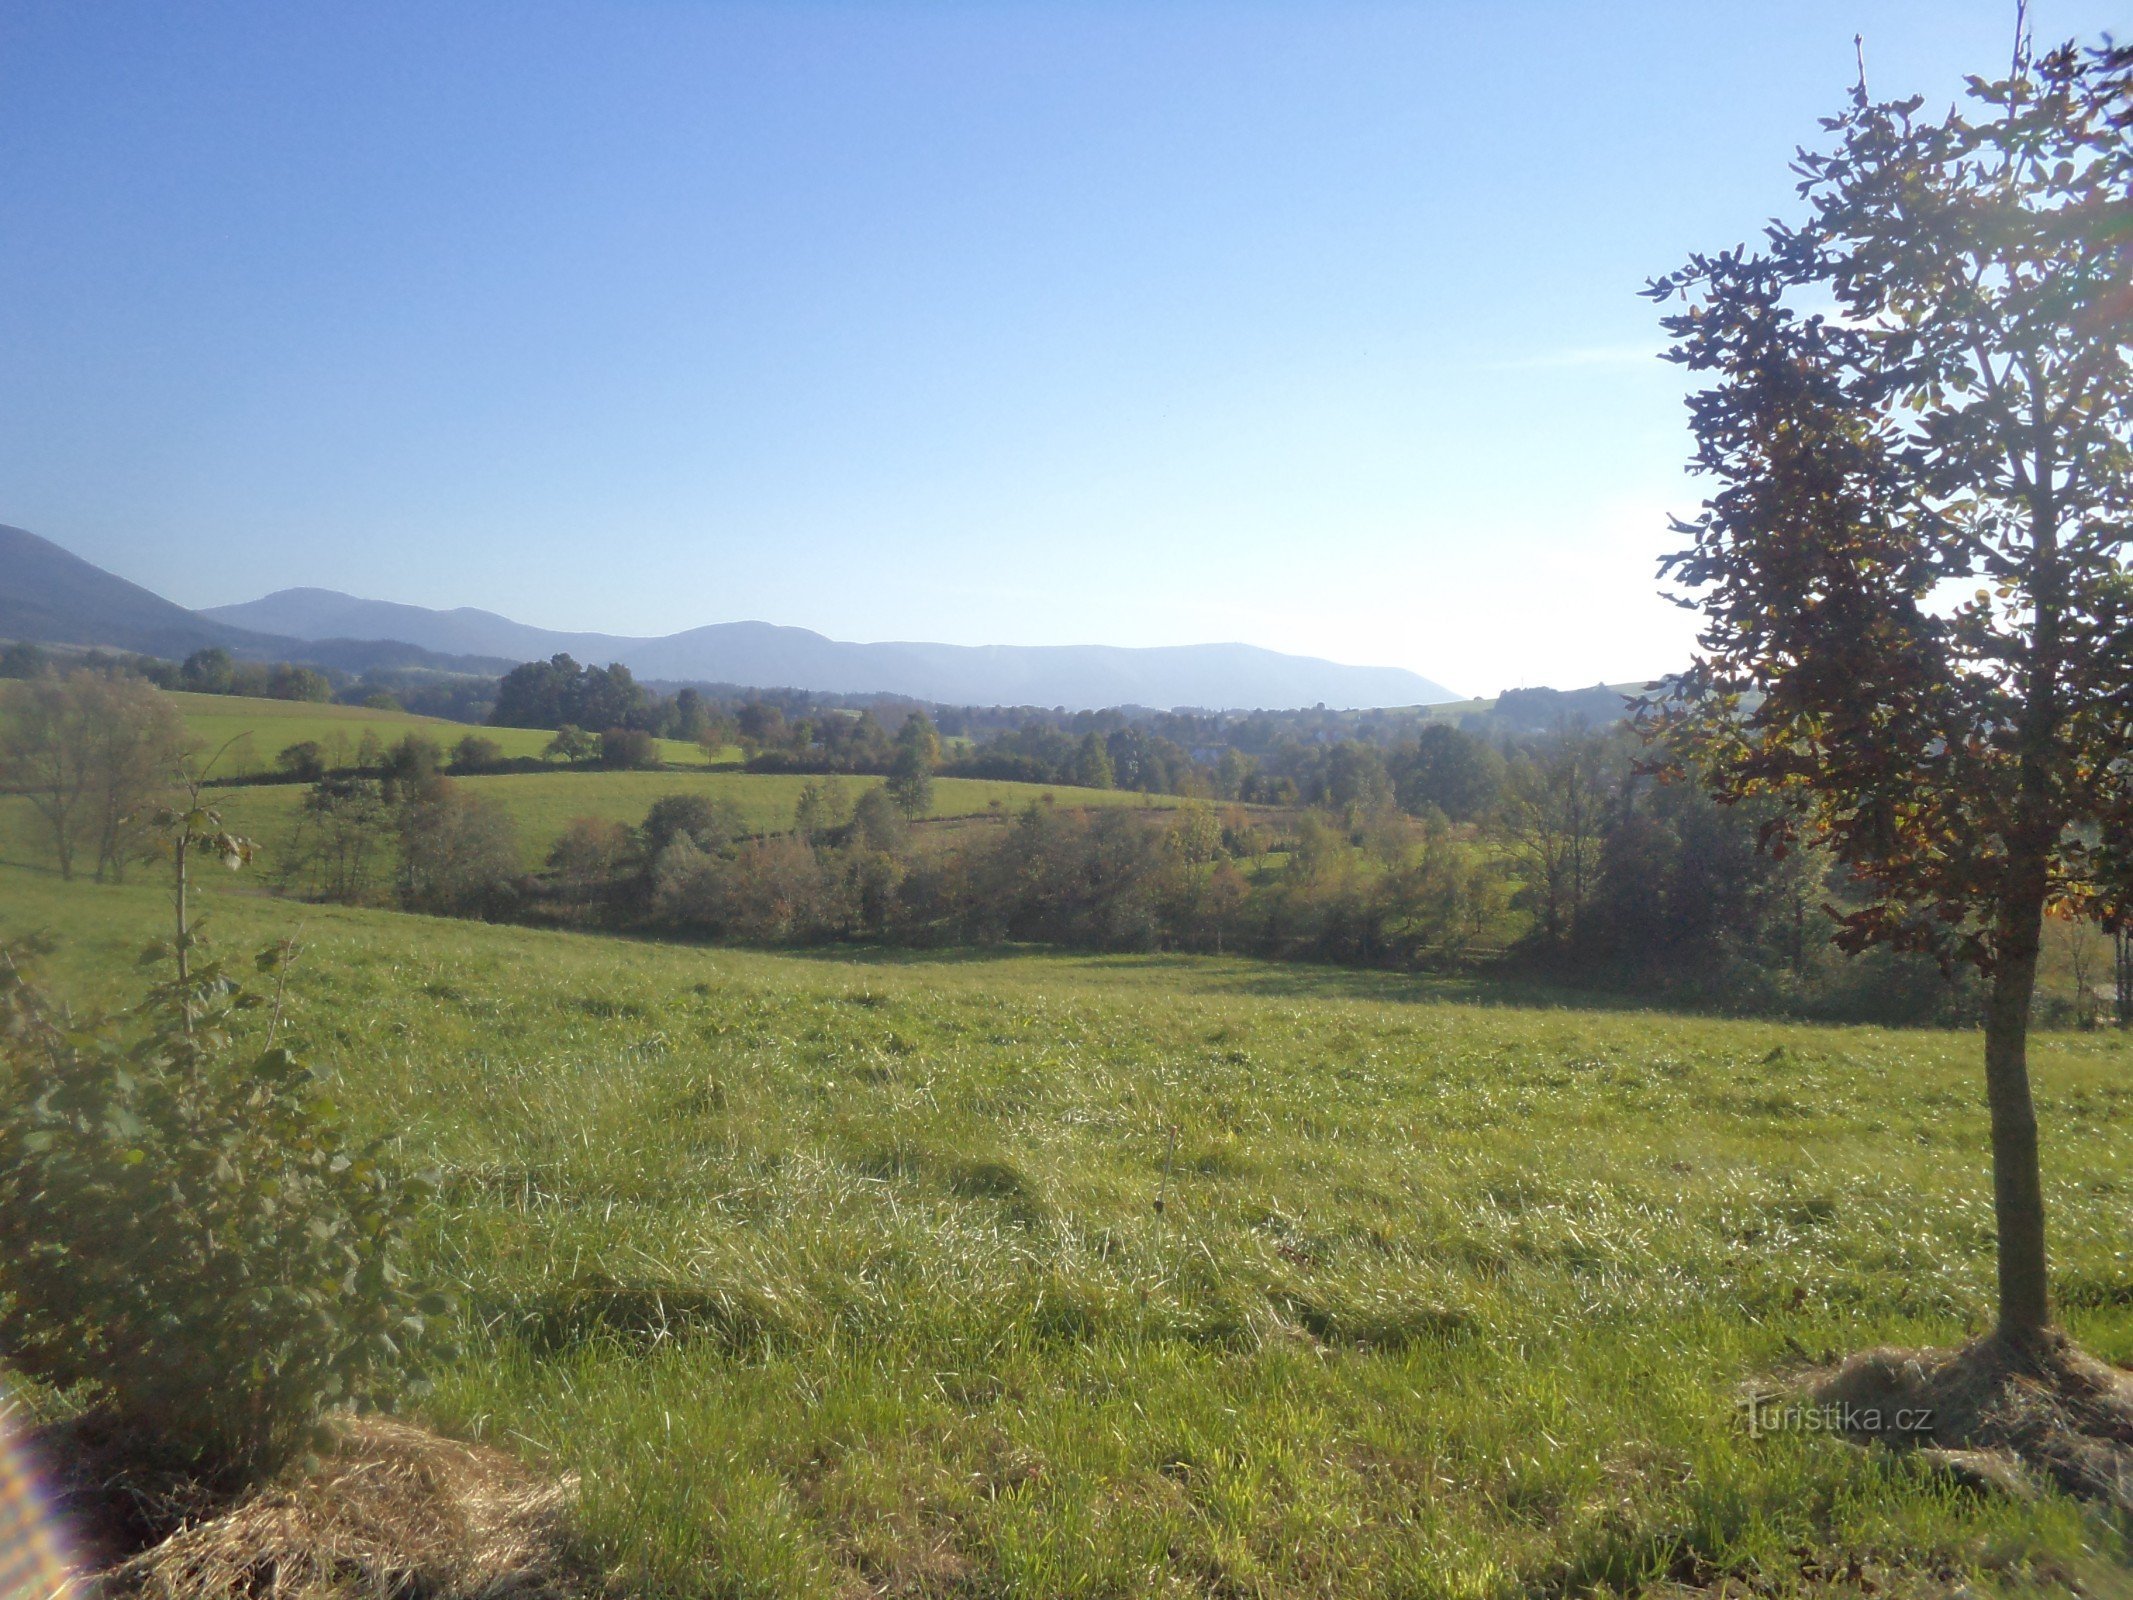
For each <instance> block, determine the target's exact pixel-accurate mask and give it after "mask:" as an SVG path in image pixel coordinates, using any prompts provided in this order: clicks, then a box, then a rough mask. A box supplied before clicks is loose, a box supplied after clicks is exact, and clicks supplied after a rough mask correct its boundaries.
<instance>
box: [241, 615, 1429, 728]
mask: <svg viewBox="0 0 2133 1600" xmlns="http://www.w3.org/2000/svg"><path fill="white" fill-rule="evenodd" d="M201 615H202V616H204V617H207V618H210V619H212V620H214V621H217V622H221V623H223V624H226V625H233V626H238V627H243V628H248V629H255V630H260V631H265V632H272V633H277V634H290V635H294V636H296V637H298V638H322V637H327V636H338V637H343V638H370V639H376V638H391V639H402V640H406V641H407V642H409V643H411V644H417V645H421V646H423V647H424V648H426V649H430V650H437V651H445V652H450V653H454V654H478V655H496V656H510V657H512V658H513V659H515V660H521V661H530V660H538V659H542V658H545V657H547V656H551V655H555V654H557V653H558V652H568V653H569V654H570V655H572V656H575V657H577V658H578V659H579V660H580V661H585V662H592V663H606V662H610V661H619V662H621V663H622V664H623V665H624V666H626V667H628V668H629V669H630V670H631V671H632V672H634V673H636V674H637V675H638V676H639V677H641V678H651V679H659V680H664V681H667V682H674V683H690V682H695V683H721V684H741V685H747V686H752V687H757V688H766V689H767V688H785V689H811V690H817V691H820V692H824V693H830V694H899V695H908V696H910V697H912V698H913V699H918V700H931V701H935V702H938V703H941V704H945V705H1032V706H1065V707H1067V708H1069V709H1070V710H1086V709H1090V708H1094V707H1100V706H1120V705H1140V706H1155V707H1162V708H1166V709H1167V708H1170V707H1174V706H1198V707H1203V708H1207V709H1210V710H1215V709H1249V708H1266V709H1285V708H1292V707H1298V706H1311V705H1317V704H1320V703H1323V704H1325V705H1328V706H1332V707H1336V708H1348V707H1357V706H1412V705H1428V704H1432V703H1434V702H1437V701H1442V700H1453V699H1457V698H1458V697H1457V696H1456V695H1454V694H1453V693H1452V691H1451V690H1449V689H1446V688H1445V687H1444V686H1443V685H1441V684H1438V683H1433V682H1431V681H1430V680H1429V679H1427V678H1424V677H1421V676H1419V675H1417V674H1415V673H1412V672H1407V671H1404V670H1402V669H1400V668H1397V667H1350V666H1342V665H1340V664H1338V663H1336V662H1331V661H1320V660H1317V659H1315V658H1312V657H1308V656H1292V655H1283V654H1281V653H1280V652H1278V651H1274V650H1263V649H1260V648H1258V647H1257V646H1255V645H1246V644H1204V645H1168V646H1160V647H1155V648H1145V649H1122V648H1117V647H1113V646H1107V645H949V644H915V643H893V644H848V643H844V642H842V641H839V640H836V639H829V638H825V637H824V636H823V635H821V634H819V633H811V632H809V631H808V630H807V629H805V628H785V627H778V626H775V625H773V624H771V623H767V622H722V623H714V624H711V625H710V626H708V627H702V628H691V629H689V630H688V631H687V632H685V633H675V634H668V635H666V636H664V637H662V638H628V637H622V636H617V635H614V634H602V633H561V632H555V631H552V630H549V629H546V628H534V627H529V626H527V625H526V624H524V623H521V622H513V621H512V620H511V619H510V618H508V617H500V616H497V615H496V614H495V613H493V612H488V611H476V610H471V609H465V608H462V609H460V610H455V611H432V610H428V609H426V608H424V607H422V606H408V605H396V604H392V603H390V602H388V601H383V600H362V599H358V598H356V597H355V596H352V595H345V594H339V593H336V592H334V591H332V590H330V589H284V590H282V591H281V592H280V593H278V594H270V595H268V596H266V597H265V598H264V599H260V600H253V601H249V602H247V603H245V604H242V605H232V606H215V607H210V608H209V609H207V610H205V611H203V612H202V613H201Z"/></svg>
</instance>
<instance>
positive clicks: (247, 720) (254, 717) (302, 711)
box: [170, 692, 739, 774]
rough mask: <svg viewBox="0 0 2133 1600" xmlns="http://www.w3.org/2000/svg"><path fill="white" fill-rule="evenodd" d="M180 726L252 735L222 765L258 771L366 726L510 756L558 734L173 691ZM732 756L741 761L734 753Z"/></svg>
mask: <svg viewBox="0 0 2133 1600" xmlns="http://www.w3.org/2000/svg"><path fill="white" fill-rule="evenodd" d="M170 698H171V699H172V700H174V701H175V702H177V705H178V709H179V710H180V711H181V712H182V713H183V715H184V717H185V725H186V727H187V728H188V729H190V730H191V731H192V733H193V734H194V735H195V736H196V737H197V738H198V739H199V740H200V741H201V742H202V743H203V744H204V745H206V747H207V748H208V749H209V750H219V749H221V748H222V747H223V746H224V745H225V744H227V743H229V742H230V741H231V740H233V739H238V740H249V747H248V748H247V747H245V746H242V745H240V746H238V747H236V748H233V749H232V751H231V753H230V756H229V757H227V758H225V760H226V767H225V770H228V771H234V772H236V773H240V774H241V773H245V772H259V771H264V770H266V769H267V768H269V767H271V766H272V765H273V763H274V757H275V756H276V755H277V754H278V753H279V752H280V751H282V750H283V749H285V748H286V747H287V746H289V745H292V744H301V743H303V742H304V741H305V740H307V739H309V740H315V741H317V742H318V743H319V744H320V745H322V746H324V747H325V748H326V749H327V751H328V752H329V755H330V753H331V752H332V751H333V749H334V748H335V746H336V742H337V741H345V742H346V744H347V746H348V748H349V752H350V754H351V755H352V754H353V752H354V748H355V745H356V742H357V741H358V740H360V739H361V738H362V737H363V734H364V732H365V731H366V730H368V731H371V732H374V733H376V734H377V736H378V737H379V739H381V740H383V741H384V742H385V743H387V744H390V743H392V742H393V741H395V740H397V739H399V738H401V737H402V736H403V735H405V734H409V733H417V734H421V735H422V736H423V737H424V738H426V739H433V740H435V741H436V742H437V743H438V744H439V745H440V746H442V747H443V748H444V749H445V751H447V752H449V751H450V750H451V748H452V746H453V745H455V744H457V743H458V742H459V741H460V740H461V739H463V738H465V737H466V736H467V735H468V734H470V733H472V734H478V735H480V736H481V737H482V738H484V739H493V740H494V741H495V742H496V743H497V744H498V745H499V746H500V747H501V748H502V750H503V752H504V754H505V755H506V756H507V757H512V758H516V757H519V756H538V755H539V754H540V753H541V752H542V751H543V750H545V749H547V748H548V741H549V740H551V739H553V738H554V737H555V735H554V734H552V733H550V732H549V731H548V730H547V729H545V728H489V727H478V726H475V725H474V724H472V723H466V722H447V721H446V720H444V719H443V718H442V717H418V716H412V715H410V714H409V713H407V712H405V711H373V710H371V709H370V708H369V707H368V706H340V705H318V704H314V703H312V702H310V701H304V700H257V699H252V698H249V697H247V696H244V695H222V694H186V693H182V692H174V693H172V694H171V696H170ZM657 743H658V746H659V757H660V759H661V760H662V761H667V762H672V763H673V764H675V765H677V766H697V767H700V766H703V765H705V764H706V762H707V761H708V759H709V758H708V757H707V756H706V755H705V753H704V750H703V748H702V746H700V745H693V744H689V743H687V742H686V741H684V740H680V739H661V740H658V741H657ZM731 754H732V755H733V756H734V757H735V758H736V759H738V756H739V752H738V751H734V752H731Z"/></svg>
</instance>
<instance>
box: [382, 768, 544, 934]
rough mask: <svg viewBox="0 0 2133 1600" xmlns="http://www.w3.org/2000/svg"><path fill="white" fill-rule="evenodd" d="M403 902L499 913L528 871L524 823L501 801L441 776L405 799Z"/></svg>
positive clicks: (446, 911)
mask: <svg viewBox="0 0 2133 1600" xmlns="http://www.w3.org/2000/svg"><path fill="white" fill-rule="evenodd" d="M399 823H400V899H401V903H402V904H403V905H405V906H407V907H409V908H410V909H411V910H416V911H431V912H436V913H439V914H441V915H445V916H458V917H465V916H481V917H487V916H493V915H496V914H498V913H500V912H502V911H503V910H505V909H506V908H507V907H508V905H509V903H510V901H511V899H512V896H513V894H514V892H515V889H516V883H517V879H518V878H519V876H520V873H521V867H520V863H519V849H518V825H517V823H516V822H515V821H514V820H513V819H512V816H511V813H510V811H509V810H508V809H506V808H505V806H504V805H503V803H502V802H501V801H497V800H492V799H490V798H489V797H487V796H486V795H479V794H473V793H470V792H469V791H467V790H465V789H461V788H459V787H457V786H455V785H454V784H453V783H452V782H451V781H450V780H449V779H446V778H439V779H437V780H436V782H435V784H434V785H432V786H430V787H428V788H426V789H424V790H422V791H421V792H419V793H418V794H416V795H414V796H413V797H412V798H410V799H408V800H407V801H405V802H403V803H402V804H401V806H400V808H399Z"/></svg>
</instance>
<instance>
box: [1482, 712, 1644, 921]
mask: <svg viewBox="0 0 2133 1600" xmlns="http://www.w3.org/2000/svg"><path fill="white" fill-rule="evenodd" d="M1615 776H1616V762H1615V760H1614V759H1611V752H1610V751H1609V750H1608V748H1607V746H1606V744H1605V743H1604V742H1603V741H1602V740H1600V739H1599V738H1597V737H1596V736H1594V735H1592V734H1590V733H1586V732H1585V731H1583V730H1582V729H1577V730H1566V731H1565V732H1562V733H1559V734H1557V735H1556V736H1555V737H1554V738H1553V739H1551V740H1549V741H1547V742H1546V743H1545V744H1543V745H1541V746H1540V747H1539V748H1538V749H1536V750H1533V751H1531V752H1529V753H1526V754H1522V755H1520V756H1519V757H1518V759H1517V760H1515V761H1513V762H1512V763H1511V766H1510V770H1509V774H1508V778H1507V781H1506V783H1505V785H1504V803H1503V814H1502V823H1501V825H1502V828H1503V832H1504V837H1505V840H1506V842H1507V843H1508V844H1509V845H1510V853H1511V857H1512V859H1513V861H1514V862H1515V863H1516V864H1517V866H1518V874H1519V878H1520V880H1521V882H1522V885H1523V886H1522V888H1521V890H1520V894H1519V898H1520V900H1521V901H1522V903H1523V904H1525V906H1526V907H1527V908H1528V909H1529V910H1531V911H1532V912H1533V914H1534V916H1535V917H1536V918H1538V920H1539V922H1540V929H1539V932H1540V936H1541V939H1542V942H1543V943H1545V944H1547V945H1548V946H1549V947H1551V948H1553V949H1561V948H1562V947H1563V946H1565V945H1566V944H1568V943H1569V940H1570V937H1571V934H1572V933H1573V932H1574V931H1575V929H1576V927H1577V920H1578V914H1579V913H1580V912H1581V911H1582V910H1583V909H1584V907H1585V901H1586V899H1587V898H1588V897H1589V896H1590V895H1591V893H1592V891H1593V888H1594V886H1595V885H1596V884H1597V883H1598V881H1599V868H1600V841H1601V839H1602V837H1603V836H1604V834H1605V832H1606V827H1607V811H1608V805H1609V802H1610V799H1611V797H1612V793H1613V789H1614V783H1615Z"/></svg>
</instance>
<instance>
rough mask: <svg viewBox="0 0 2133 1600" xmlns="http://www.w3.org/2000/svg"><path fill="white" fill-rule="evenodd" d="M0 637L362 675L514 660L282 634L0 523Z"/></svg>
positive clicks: (490, 669)
mask: <svg viewBox="0 0 2133 1600" xmlns="http://www.w3.org/2000/svg"><path fill="white" fill-rule="evenodd" d="M0 639H27V640H29V641H30V642H31V643H33V644H58V645H84V646H98V647H101V648H103V649H106V650H130V651H135V652H138V653H139V654H141V655H150V656H159V657H162V658H164V659H167V660H178V659H181V658H183V657H185V656H188V655H191V654H192V653H193V652H194V651H195V650H207V649H222V650H227V651H228V652H229V653H230V654H231V655H233V656H236V657H238V658H240V659H242V660H248V661H297V662H303V663H306V664H308V665H311V666H320V667H337V668H339V669H341V670H342V671H344V672H368V671H371V670H373V669H376V668H382V667H428V668H432V669H435V670H439V671H445V672H469V673H480V674H484V675H493V674H495V673H498V672H502V671H506V670H508V669H509V668H510V667H511V666H512V665H513V664H514V663H515V662H516V660H517V659H518V658H517V657H513V658H512V659H511V660H509V661H506V660H502V659H497V658H486V659H485V658H478V657H463V656H457V655H451V654H444V653H439V652H437V651H434V650H430V649H426V648H424V647H423V646H421V645H420V644H417V643H415V642H413V641H404V640H399V639H392V638H383V637H371V638H353V637H350V636H348V635H345V634H327V635H305V636H301V637H300V636H297V635H293V634H278V633H276V632H275V631H274V630H272V629H257V628H248V627H245V626H244V625H242V624H233V623H229V622H225V621H221V620H218V619H217V618H214V617H209V616H204V615H202V614H201V613H200V612H197V611H188V610H186V609H185V607H183V606H181V605H176V604H174V603H172V602H171V601H169V600H165V599H164V598H163V597H162V596H161V595H159V594H155V593H153V592H151V591H150V590H147V589H144V588H142V587H141V586H140V585H139V584H137V583H129V582H127V581H126V580H125V579H124V578H121V577H118V576H116V575H115V574H113V573H109V572H106V571H105V570H104V569H103V568H102V567H99V566H95V565H93V564H91V563H90V562H87V561H84V560H82V558H81V557H80V556H77V555H75V554H73V553H72V552H71V551H68V550H64V549H61V548H60V547H59V546H58V545H56V544H54V543H52V541H51V540H49V539H44V538H40V537H39V536H38V535H36V534H34V533H31V532H29V531H28V530H26V529H23V528H11V527H7V526H5V525H0Z"/></svg>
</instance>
